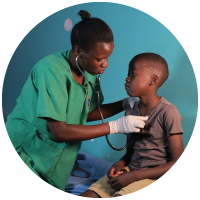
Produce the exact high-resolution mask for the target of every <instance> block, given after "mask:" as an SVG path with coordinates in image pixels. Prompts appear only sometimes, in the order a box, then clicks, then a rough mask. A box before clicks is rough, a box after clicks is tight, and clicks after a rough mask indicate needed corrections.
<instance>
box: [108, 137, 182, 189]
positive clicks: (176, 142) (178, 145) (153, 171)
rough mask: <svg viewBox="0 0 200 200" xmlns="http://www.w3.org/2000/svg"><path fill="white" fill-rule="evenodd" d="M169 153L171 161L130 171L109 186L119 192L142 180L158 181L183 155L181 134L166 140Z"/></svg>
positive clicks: (112, 180)
mask: <svg viewBox="0 0 200 200" xmlns="http://www.w3.org/2000/svg"><path fill="white" fill-rule="evenodd" d="M168 143H169V151H170V155H171V161H170V162H168V163H166V164H164V165H160V166H158V167H154V168H150V169H142V170H137V171H131V172H128V173H123V174H121V175H120V176H118V177H115V178H112V179H110V180H109V184H110V185H111V187H112V188H113V189H115V190H119V189H121V188H122V187H125V186H127V185H129V184H130V183H132V182H134V181H138V180H142V179H158V178H160V177H161V176H162V175H164V174H165V173H166V172H167V171H168V170H169V169H170V168H171V167H172V166H173V165H174V163H175V162H176V161H177V160H178V159H179V157H180V156H181V154H182V153H183V140H182V135H181V134H174V135H171V136H170V137H169V139H168Z"/></svg>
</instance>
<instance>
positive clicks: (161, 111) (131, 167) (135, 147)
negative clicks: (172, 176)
mask: <svg viewBox="0 0 200 200" xmlns="http://www.w3.org/2000/svg"><path fill="white" fill-rule="evenodd" d="M168 75H169V72H168V66H167V63H166V61H165V59H164V58H162V57H161V56H160V55H157V54H154V53H142V54H139V55H137V56H135V57H134V58H133V59H132V60H131V62H130V63H129V72H128V77H127V78H126V84H125V89H126V91H127V93H128V95H129V96H131V97H139V98H140V101H139V102H137V103H135V105H134V107H133V108H129V109H127V110H126V115H138V116H139V115H140V116H147V115H148V116H149V118H148V120H147V121H146V125H145V127H144V129H141V131H140V133H135V134H129V135H128V138H127V140H129V138H131V142H130V143H129V145H128V147H127V152H126V154H125V155H124V156H123V157H122V158H121V159H120V160H119V161H118V162H116V163H115V164H113V166H112V167H111V168H110V169H109V171H108V173H107V175H105V177H103V178H101V179H100V180H99V181H97V182H96V183H94V184H93V185H92V186H91V187H90V188H88V190H86V191H85V192H84V193H83V194H81V195H80V196H85V197H93V198H98V197H102V198H109V197H116V196H122V195H126V194H129V193H132V192H135V191H137V190H140V189H142V188H144V187H146V186H148V185H150V184H151V183H153V182H154V181H156V180H157V179H158V178H160V177H161V176H162V175H163V174H165V173H166V172H167V171H168V170H169V169H170V168H171V167H172V166H173V164H174V163H175V162H176V161H177V160H178V158H179V157H180V156H181V154H182V152H183V140H182V133H183V130H182V127H181V121H182V118H181V116H180V114H179V112H178V110H177V108H176V107H175V106H174V105H173V104H171V103H169V102H168V101H167V100H165V99H164V98H163V97H159V96H158V95H157V90H158V88H159V87H160V86H161V85H162V84H163V83H164V82H165V81H166V80H167V78H168Z"/></svg>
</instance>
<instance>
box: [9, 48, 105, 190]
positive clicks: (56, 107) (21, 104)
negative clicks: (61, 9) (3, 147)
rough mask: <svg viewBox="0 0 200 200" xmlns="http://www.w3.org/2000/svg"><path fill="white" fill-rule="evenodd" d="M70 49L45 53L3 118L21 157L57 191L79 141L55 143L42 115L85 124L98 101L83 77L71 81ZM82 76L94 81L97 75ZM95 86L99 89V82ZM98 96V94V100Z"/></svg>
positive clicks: (64, 180)
mask: <svg viewBox="0 0 200 200" xmlns="http://www.w3.org/2000/svg"><path fill="white" fill-rule="evenodd" d="M69 53H70V50H68V51H66V52H58V53H55V54H52V55H48V56H46V57H45V58H43V59H42V60H40V61H39V62H38V63H37V64H36V65H35V66H34V67H33V69H32V71H31V74H30V76H29V77H28V80H27V81H26V83H25V85H24V87H23V89H22V91H21V94H20V96H19V98H18V99H17V105H16V107H15V108H14V110H13V111H12V113H11V114H10V115H9V116H8V118H7V122H6V128H7V132H8V135H9V137H10V140H11V142H12V144H13V146H14V148H15V149H16V151H17V152H18V154H19V155H20V157H21V158H22V160H23V161H24V162H25V163H26V164H27V165H28V167H29V168H30V169H31V170H32V171H33V172H35V173H36V174H37V175H38V176H40V177H41V178H42V179H43V180H45V181H47V182H48V183H50V184H51V185H53V186H55V187H57V188H59V189H61V190H64V189H65V186H66V184H67V181H68V178H69V176H70V174H71V170H72V168H73V165H74V163H75V160H76V157H77V154H78V151H79V149H80V146H81V142H68V143H67V142H66V143H65V142H63V143H57V142H56V141H55V140H54V138H53V136H52V134H51V132H50V130H49V128H48V125H47V121H46V120H45V119H44V118H45V117H48V118H52V119H54V120H57V121H63V122H66V123H67V124H79V125H85V124H86V121H87V114H88V112H90V111H92V110H93V109H94V108H96V107H97V105H98V104H97V95H96V94H95V93H93V92H92V89H91V87H90V85H89V86H88V83H87V81H84V84H83V85H80V84H79V83H77V82H76V81H75V80H74V78H73V75H72V73H71V69H70V65H69ZM85 75H86V77H87V78H88V79H89V80H90V81H91V82H92V83H93V84H95V83H96V81H97V78H96V76H92V75H90V74H89V73H87V72H85ZM94 88H95V90H98V85H95V86H94ZM103 99H104V98H103V94H102V93H100V102H101V103H102V102H103Z"/></svg>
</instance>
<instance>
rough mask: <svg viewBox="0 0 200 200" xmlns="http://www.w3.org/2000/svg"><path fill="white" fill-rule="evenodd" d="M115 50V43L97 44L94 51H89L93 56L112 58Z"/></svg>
mask: <svg viewBox="0 0 200 200" xmlns="http://www.w3.org/2000/svg"><path fill="white" fill-rule="evenodd" d="M113 49H114V42H110V43H105V42H97V43H96V44H95V45H94V47H93V48H92V49H90V50H89V53H90V54H91V55H93V56H94V57H95V56H103V55H105V57H107V56H110V55H111V54H112V52H113Z"/></svg>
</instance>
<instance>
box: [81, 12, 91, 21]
mask: <svg viewBox="0 0 200 200" xmlns="http://www.w3.org/2000/svg"><path fill="white" fill-rule="evenodd" d="M78 15H80V16H81V19H82V20H84V19H89V18H90V16H91V15H90V13H89V12H87V11H86V10H80V11H79V12H78Z"/></svg>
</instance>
